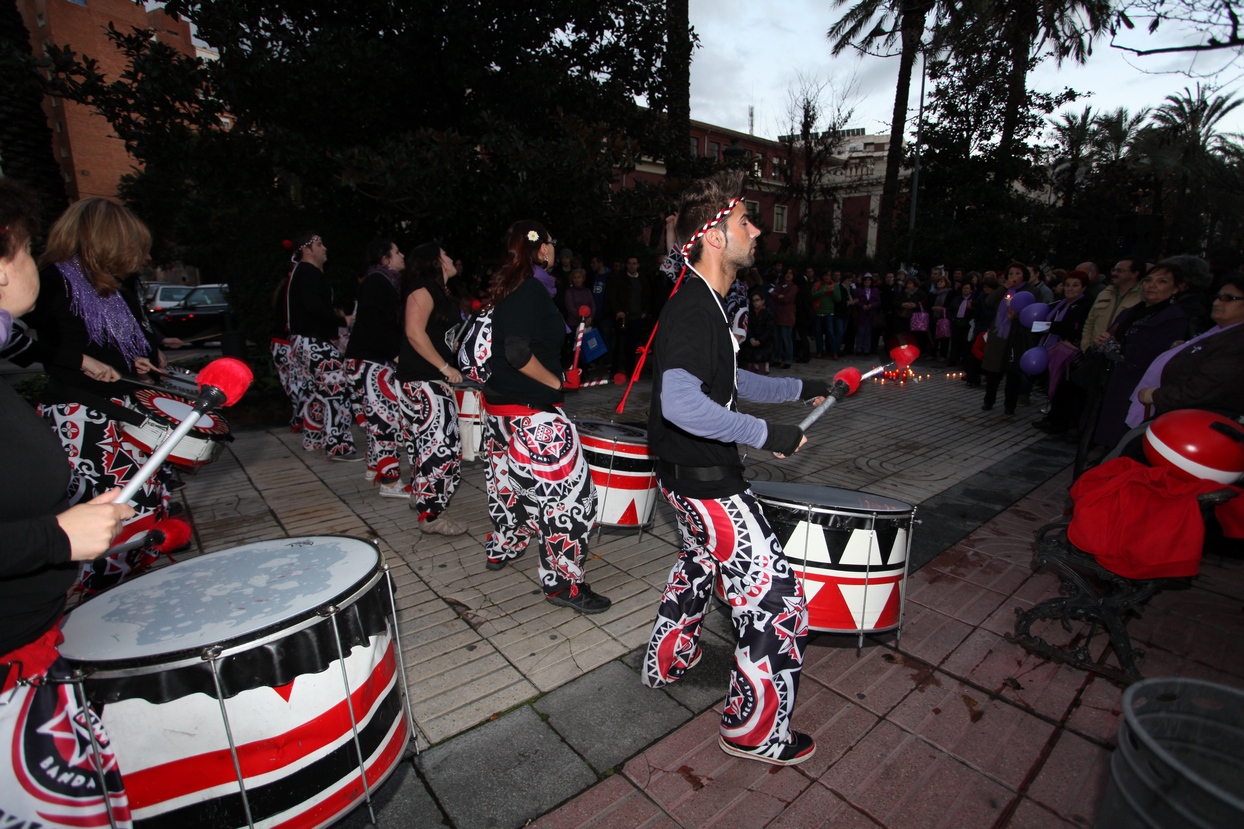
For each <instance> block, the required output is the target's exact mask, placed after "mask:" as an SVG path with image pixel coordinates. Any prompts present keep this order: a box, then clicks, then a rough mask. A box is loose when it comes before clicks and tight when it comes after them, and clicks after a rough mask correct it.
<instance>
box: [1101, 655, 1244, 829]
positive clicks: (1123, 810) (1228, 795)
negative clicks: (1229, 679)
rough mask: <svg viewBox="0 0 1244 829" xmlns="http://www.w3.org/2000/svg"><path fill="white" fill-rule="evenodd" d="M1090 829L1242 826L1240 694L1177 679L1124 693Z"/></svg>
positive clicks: (1243, 716) (1243, 702)
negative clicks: (1106, 781)
mask: <svg viewBox="0 0 1244 829" xmlns="http://www.w3.org/2000/svg"><path fill="white" fill-rule="evenodd" d="M1094 826H1095V827H1096V829H1125V827H1126V828H1127V829H1131V827H1152V829H1183V827H1189V828H1191V827H1196V829H1219V828H1220V827H1221V829H1228V827H1229V828H1230V829H1239V827H1244V691H1240V690H1238V689H1235V688H1230V687H1228V686H1226V685H1219V684H1218V683H1215V682H1204V681H1201V680H1197V679H1186V678H1180V677H1159V678H1153V679H1145V680H1142V681H1140V682H1137V683H1136V684H1134V685H1132V686H1131V687H1129V688H1128V689H1127V691H1125V692H1124V694H1123V723H1122V724H1121V725H1120V726H1119V745H1118V748H1116V749H1115V752H1114V755H1113V756H1112V757H1111V758H1110V782H1109V785H1108V786H1107V788H1106V795H1105V797H1104V798H1103V800H1102V804H1101V812H1100V814H1099V815H1098V817H1097V822H1096V823H1095V824H1094Z"/></svg>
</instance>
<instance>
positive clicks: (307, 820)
mask: <svg viewBox="0 0 1244 829" xmlns="http://www.w3.org/2000/svg"><path fill="white" fill-rule="evenodd" d="M408 739H409V734H408V733H407V731H406V717H405V716H401V717H399V718H398V728H397V730H396V731H394V732H393V735H392V736H391V737H390V738H389V740H388V742H386V743H385V745H384V747H383V750H382V751H381V752H380V755H379V756H377V757H376V759H375V760H373V761H372V762H371V763H370V764H368V766H367V785H369V786H370V787H371V790H372V792H373V794H374V793H375V791H376V789H377V788H378V787H379V786H380V784H381V783H383V782H384V781H385V780H386V779H387V778H388V776H389V775H390V774H392V773H393V769H395V768H397V764H398V761H399V760H401V758H402V749H403V748H405V746H406V742H407V740H408ZM366 797H367V792H366V791H365V790H364V789H363V781H362V780H361V779H359V777H358V775H357V774H355V775H353V776H352V779H351V780H350V782H348V783H346V784H345V785H344V786H342V787H341V788H339V789H337V790H336V791H335V792H333V793H332V794H330V795H329V796H328V797H326V798H324V799H323V800H321V801H319V802H317V803H315V804H314V805H312V806H311V807H309V808H308V809H307V810H306V811H305V812H300V813H299V814H297V815H295V816H294V817H292V818H290V819H289V820H286V821H285V822H283V823H278V824H275V825H274V826H273V827H272V829H307V828H308V827H317V826H325V825H327V824H329V823H332V822H333V821H335V820H336V819H337V818H339V817H341V816H342V815H344V814H345V813H346V812H348V811H350V810H351V809H353V808H354V807H355V806H357V805H358V804H360V803H362V802H363V801H364V800H365V799H366Z"/></svg>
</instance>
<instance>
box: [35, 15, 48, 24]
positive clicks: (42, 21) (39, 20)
mask: <svg viewBox="0 0 1244 829" xmlns="http://www.w3.org/2000/svg"><path fill="white" fill-rule="evenodd" d="M35 22H37V23H38V24H39V26H40V28H42V27H43V26H46V25H47V24H48V19H47V15H45V14H44V13H43V12H38V13H37V14H36V15H35Z"/></svg>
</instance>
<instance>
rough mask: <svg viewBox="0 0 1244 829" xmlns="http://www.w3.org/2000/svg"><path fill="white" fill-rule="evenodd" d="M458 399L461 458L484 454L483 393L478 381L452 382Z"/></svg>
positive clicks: (470, 459)
mask: <svg viewBox="0 0 1244 829" xmlns="http://www.w3.org/2000/svg"><path fill="white" fill-rule="evenodd" d="M454 397H455V398H456V399H457V401H458V434H459V436H460V437H461V439H462V460H464V461H474V460H479V459H481V458H483V456H484V394H483V387H482V386H480V385H479V384H478V383H456V384H454Z"/></svg>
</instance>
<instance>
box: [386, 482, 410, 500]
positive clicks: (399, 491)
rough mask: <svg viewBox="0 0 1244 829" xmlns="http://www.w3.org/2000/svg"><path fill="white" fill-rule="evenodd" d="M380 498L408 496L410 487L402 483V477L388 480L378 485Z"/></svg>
mask: <svg viewBox="0 0 1244 829" xmlns="http://www.w3.org/2000/svg"><path fill="white" fill-rule="evenodd" d="M380 497H381V498H409V497H410V487H409V486H408V485H406V484H403V483H402V479H401V478H398V479H397V480H395V481H389V482H388V483H387V484H381V485H380Z"/></svg>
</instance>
